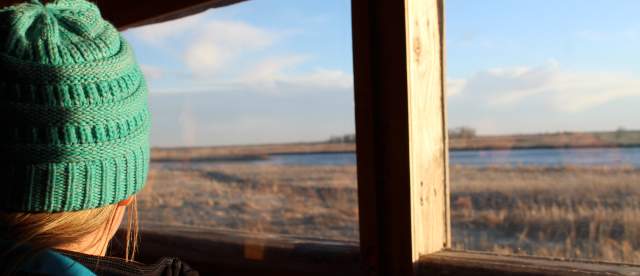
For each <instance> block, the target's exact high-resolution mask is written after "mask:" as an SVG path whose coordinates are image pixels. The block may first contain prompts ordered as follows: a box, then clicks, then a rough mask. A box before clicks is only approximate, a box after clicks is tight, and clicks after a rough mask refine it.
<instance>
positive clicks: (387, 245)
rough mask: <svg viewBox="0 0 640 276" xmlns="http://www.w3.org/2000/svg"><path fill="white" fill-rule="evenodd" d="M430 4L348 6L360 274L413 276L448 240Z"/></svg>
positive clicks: (435, 10)
mask: <svg viewBox="0 0 640 276" xmlns="http://www.w3.org/2000/svg"><path fill="white" fill-rule="evenodd" d="M438 3H439V2H438V1H436V0H428V1H424V0H406V1H381V0H370V1H367V0H353V1H352V5H353V6H352V20H353V47H354V48H353V51H354V69H355V98H356V106H355V109H356V133H357V136H356V138H357V144H356V148H357V154H358V156H357V157H358V195H359V208H360V210H359V212H360V229H361V230H360V231H361V233H360V244H361V252H362V256H363V262H364V264H363V265H364V267H365V268H366V270H365V272H366V274H367V275H412V274H413V273H414V267H413V264H414V261H416V260H417V259H418V257H419V256H420V254H427V253H430V252H435V251H437V250H439V249H442V248H443V246H444V245H445V243H446V242H447V240H448V239H447V234H446V233H447V232H446V229H447V226H446V221H447V219H446V216H447V214H446V213H445V211H446V199H445V197H446V187H445V184H446V182H445V166H446V157H445V147H444V145H445V143H446V141H445V137H446V136H445V135H444V134H443V133H444V129H443V127H444V126H443V121H444V118H443V98H442V93H443V90H442V78H443V76H442V62H441V61H442V60H441V54H442V53H441V47H442V46H441V43H442V42H441V40H440V32H441V29H440V24H439V20H440V18H439V15H440V10H439V8H440V6H439V4H438ZM421 183H422V185H421Z"/></svg>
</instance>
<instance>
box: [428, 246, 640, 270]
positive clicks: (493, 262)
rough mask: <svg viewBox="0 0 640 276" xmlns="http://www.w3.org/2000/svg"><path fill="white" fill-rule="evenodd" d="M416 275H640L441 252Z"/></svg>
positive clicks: (601, 266)
mask: <svg viewBox="0 0 640 276" xmlns="http://www.w3.org/2000/svg"><path fill="white" fill-rule="evenodd" d="M418 274H419V275H434V276H438V275H455V276H485V275H510V276H533V275H558V276H583V275H610V276H611V275H640V266H638V265H626V264H618V263H605V262H589V261H572V262H569V261H566V260H557V259H549V258H541V257H525V256H504V255H497V254H491V253H480V252H464V251H443V252H439V253H435V254H431V255H428V256H423V257H422V258H421V260H420V264H419V269H418Z"/></svg>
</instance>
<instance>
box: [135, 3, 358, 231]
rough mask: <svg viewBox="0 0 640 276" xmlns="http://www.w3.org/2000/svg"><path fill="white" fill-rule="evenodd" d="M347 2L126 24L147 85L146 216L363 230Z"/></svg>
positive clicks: (182, 222)
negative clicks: (150, 122)
mask: <svg viewBox="0 0 640 276" xmlns="http://www.w3.org/2000/svg"><path fill="white" fill-rule="evenodd" d="M349 14H350V11H349V1H342V0H340V1H338V0H336V1H329V2H327V1H323V2H318V3H315V2H308V1H302V2H300V1H283V2H282V3H279V4H278V5H272V3H269V2H261V1H249V2H245V3H240V4H236V5H232V6H229V7H225V8H221V9H216V10H212V11H208V12H205V13H202V14H198V15H195V16H191V17H188V18H183V19H179V20H176V21H171V22H166V23H161V24H157V25H151V26H145V27H142V28H137V29H134V30H131V31H128V32H127V33H126V34H125V35H126V36H127V38H128V39H129V40H130V41H131V42H132V44H133V46H134V49H135V51H136V53H137V54H138V57H139V59H140V63H141V64H143V66H142V68H143V71H144V73H145V75H146V78H147V81H148V82H149V86H150V91H151V92H150V98H149V101H150V106H151V112H152V116H153V129H152V141H151V142H152V144H153V152H152V163H151V170H150V174H149V182H148V185H147V187H146V189H145V190H144V191H143V192H142V193H141V194H140V196H139V198H138V199H139V202H140V208H141V212H140V215H141V220H142V222H143V227H147V228H155V227H161V226H162V225H167V224H169V225H177V226H182V227H205V228H207V229H210V230H211V231H242V232H250V233H252V234H254V235H255V234H260V235H262V234H264V235H294V236H298V237H304V238H309V237H311V238H319V239H331V240H340V241H356V242H357V240H358V221H357V217H358V215H357V214H358V207H357V206H358V205H357V197H356V196H357V193H356V164H355V153H354V151H355V137H354V135H353V134H352V133H354V129H355V127H354V110H353V77H352V65H351V34H350V16H349Z"/></svg>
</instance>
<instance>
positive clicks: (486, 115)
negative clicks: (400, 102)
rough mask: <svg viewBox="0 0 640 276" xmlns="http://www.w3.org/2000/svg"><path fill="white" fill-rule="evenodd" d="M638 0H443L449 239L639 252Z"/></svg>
mask: <svg viewBox="0 0 640 276" xmlns="http://www.w3.org/2000/svg"><path fill="white" fill-rule="evenodd" d="M638 8H640V3H638V2H637V1H607V2H602V1H591V2H589V3H588V4H587V3H585V2H581V1H558V2H545V3H544V4H542V3H540V2H539V1H482V2H481V3H480V2H478V3H476V2H470V1H460V0H452V1H448V2H447V20H448V22H447V28H448V30H447V36H448V38H447V39H448V41H447V44H448V50H447V53H448V57H447V58H448V86H449V95H448V104H449V125H450V126H452V127H453V128H452V129H451V130H450V131H449V137H450V157H451V158H450V172H451V174H450V175H451V205H452V206H451V208H452V220H451V221H452V227H453V247H454V248H457V249H467V250H481V251H492V252H497V253H502V254H525V255H538V256H546V257H557V258H568V259H595V260H604V261H613V262H626V263H640V230H638V229H640V121H639V120H637V118H640V109H638V108H637V107H638V106H640V90H638V87H640V86H639V85H640V62H638V61H640V59H638V55H637V53H636V51H635V50H634V49H638V47H640V20H638V19H637V16H635V15H634V14H633V13H632V12H631V11H632V10H637V9H638ZM596 18H598V19H597V20H596ZM601 23H602V24H601Z"/></svg>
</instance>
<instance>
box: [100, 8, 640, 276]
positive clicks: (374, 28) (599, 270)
mask: <svg viewBox="0 0 640 276" xmlns="http://www.w3.org/2000/svg"><path fill="white" fill-rule="evenodd" d="M232 2H235V1H196V0H193V1H191V0H190V1H184V2H171V4H169V2H166V3H165V2H163V4H159V3H158V5H149V2H146V1H144V0H141V1H137V2H135V3H133V4H131V3H127V8H128V9H129V10H131V11H132V12H131V13H128V15H127V14H123V13H117V12H116V11H118V9H115V8H113V7H118V6H120V7H122V6H124V5H123V3H122V2H120V1H118V0H114V1H110V2H108V3H105V4H104V6H105V7H108V6H110V7H111V9H105V14H107V15H111V16H112V17H113V18H115V19H117V20H116V21H117V22H119V23H118V24H119V26H124V27H126V26H130V25H136V24H144V23H145V22H150V21H151V22H153V21H154V20H158V19H168V18H176V17H181V16H184V15H185V14H189V13H194V12H197V11H200V10H201V9H202V8H203V7H210V6H216V5H224V4H229V3H232ZM444 2H445V1H442V0H430V1H415V0H407V1H378V0H352V1H351V4H352V9H351V11H352V31H353V60H354V63H353V64H354V68H353V69H354V94H355V114H356V120H355V121H356V132H357V137H356V140H357V144H356V151H357V161H358V162H357V180H358V181H357V185H358V187H357V194H358V210H357V212H358V217H359V225H360V227H359V229H358V232H359V240H360V243H359V246H358V247H354V246H350V245H349V244H348V243H345V242H338V243H331V242H326V240H322V241H317V240H316V241H314V242H310V240H309V239H307V240H302V241H300V240H294V241H293V242H291V241H289V242H288V243H286V244H285V245H284V246H283V245H280V246H277V244H274V243H267V242H265V241H264V239H263V240H262V243H260V242H257V243H248V242H247V241H251V240H252V239H256V236H260V235H255V234H251V233H249V236H247V235H239V233H240V232H239V231H232V235H231V236H232V237H230V236H227V235H225V233H221V232H216V233H215V234H216V235H219V236H222V237H223V239H215V238H213V237H212V236H211V235H210V234H207V233H210V232H211V231H212V230H211V228H207V229H205V230H204V231H189V232H188V233H190V235H189V236H182V235H180V234H179V232H185V231H184V229H185V228H182V227H178V228H177V229H176V228H170V229H171V231H169V232H161V233H159V234H157V233H149V232H145V233H143V240H144V241H145V244H144V245H143V248H142V249H143V252H142V255H144V256H146V257H148V260H154V257H157V256H159V255H158V254H160V253H159V252H171V254H172V255H177V256H181V257H183V258H184V259H185V260H187V261H189V262H190V263H192V264H194V266H195V267H196V268H198V269H200V270H201V271H205V272H207V273H209V274H214V273H215V274H220V275H256V274H272V275H356V274H363V275H477V274H481V275H501V274H508V275H558V274H560V275H586V274H588V275H610V274H612V273H618V274H623V275H624V274H632V273H637V272H638V271H640V268H639V267H638V266H637V265H621V264H611V263H598V262H593V261H590V262H582V261H571V262H567V261H559V260H557V259H548V258H533V257H523V256H519V257H511V256H505V255H497V254H491V253H489V252H481V253H478V252H463V251H457V250H452V249H451V246H452V239H451V234H452V233H451V232H452V231H451V230H452V229H451V228H450V227H449V225H450V224H449V219H450V218H453V219H455V216H456V215H457V214H455V213H454V212H458V211H459V210H457V209H455V208H454V209H449V206H450V202H449V200H450V197H449V195H450V192H451V191H450V187H449V184H448V176H449V166H448V164H449V155H448V140H447V135H446V134H447V122H451V121H450V120H448V119H447V116H446V114H445V110H446V105H447V103H446V102H447V101H446V98H445V97H444V95H445V90H446V89H445V84H446V82H447V79H445V74H444V73H445V72H444V70H443V68H444V67H445V66H444V65H445V63H446V62H445V61H446V58H445V57H446V56H448V55H447V54H446V52H447V51H446V49H445V48H446V47H445V43H444V38H445V35H444V34H445V32H444V29H445V20H444V19H445V13H444V10H445V9H444ZM109 3H111V4H109ZM118 3H119V4H118ZM154 3H156V2H154ZM132 5H133V6H132ZM265 8H266V7H265ZM269 8H273V7H269ZM127 16H129V17H130V18H128V17H127ZM453 127H456V126H453ZM453 127H452V128H453ZM462 133H464V131H463V132H462ZM479 134H481V133H479ZM452 143H453V141H452ZM253 153H255V152H253ZM166 154H167V155H169V156H170V152H169V153H166ZM193 154H194V155H195V153H193ZM209 155H210V154H209ZM454 158H457V157H454ZM192 163H193V162H192ZM452 173H455V172H453V171H452ZM455 177H456V176H453V178H455ZM454 181H455V179H454ZM454 185H455V184H454ZM454 223H455V222H454ZM194 233H195V235H194ZM227 234H228V233H227ZM453 234H454V235H455V233H453ZM265 236H267V237H268V238H269V239H273V236H270V235H265ZM229 241H231V242H229ZM238 241H239V242H238ZM278 241H282V240H281V239H280V240H278ZM455 242H456V240H455V239H454V240H453V243H455ZM265 243H267V246H268V247H269V248H268V249H269V250H264V247H265ZM271 245H276V246H271ZM145 248H146V249H145ZM238 254H239V255H238ZM301 256H304V257H302V258H301Z"/></svg>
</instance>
